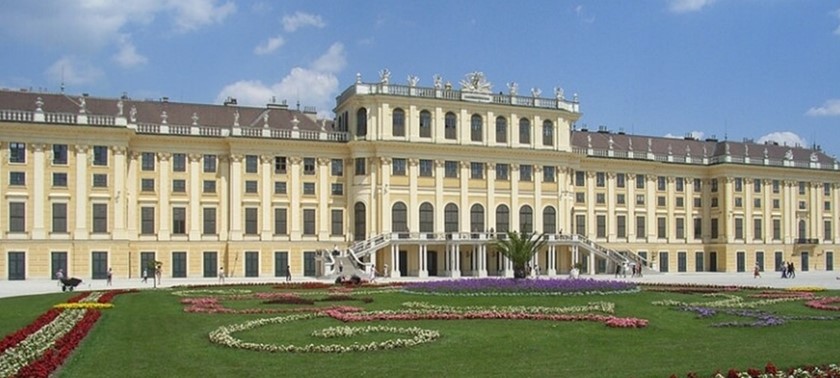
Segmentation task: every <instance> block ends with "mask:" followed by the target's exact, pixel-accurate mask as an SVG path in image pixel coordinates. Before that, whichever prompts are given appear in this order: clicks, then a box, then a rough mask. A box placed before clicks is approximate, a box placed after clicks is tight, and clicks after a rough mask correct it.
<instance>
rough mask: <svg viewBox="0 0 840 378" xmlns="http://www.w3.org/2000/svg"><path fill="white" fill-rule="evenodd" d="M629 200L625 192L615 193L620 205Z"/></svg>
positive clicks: (617, 202)
mask: <svg viewBox="0 0 840 378" xmlns="http://www.w3.org/2000/svg"><path fill="white" fill-rule="evenodd" d="M626 201H627V200H626V199H625V196H624V194H616V195H615V203H616V204H618V205H624V204H625V202H626Z"/></svg>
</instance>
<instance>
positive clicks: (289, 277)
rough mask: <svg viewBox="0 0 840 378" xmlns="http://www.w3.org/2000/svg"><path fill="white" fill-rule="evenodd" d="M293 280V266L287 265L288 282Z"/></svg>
mask: <svg viewBox="0 0 840 378" xmlns="http://www.w3.org/2000/svg"><path fill="white" fill-rule="evenodd" d="M291 281H292V268H291V267H289V266H288V265H286V282H291Z"/></svg>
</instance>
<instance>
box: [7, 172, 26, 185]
mask: <svg viewBox="0 0 840 378" xmlns="http://www.w3.org/2000/svg"><path fill="white" fill-rule="evenodd" d="M9 185H11V186H24V185H26V172H9Z"/></svg>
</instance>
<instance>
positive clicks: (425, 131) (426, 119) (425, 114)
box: [420, 110, 432, 138]
mask: <svg viewBox="0 0 840 378" xmlns="http://www.w3.org/2000/svg"><path fill="white" fill-rule="evenodd" d="M420 137H421V138H431V137H432V113H429V111H428V110H423V111H421V112H420Z"/></svg>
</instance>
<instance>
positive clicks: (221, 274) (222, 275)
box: [219, 266, 225, 283]
mask: <svg viewBox="0 0 840 378" xmlns="http://www.w3.org/2000/svg"><path fill="white" fill-rule="evenodd" d="M219 283H225V267H223V266H222V267H219Z"/></svg>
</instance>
